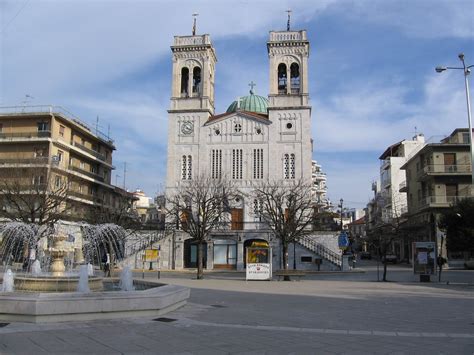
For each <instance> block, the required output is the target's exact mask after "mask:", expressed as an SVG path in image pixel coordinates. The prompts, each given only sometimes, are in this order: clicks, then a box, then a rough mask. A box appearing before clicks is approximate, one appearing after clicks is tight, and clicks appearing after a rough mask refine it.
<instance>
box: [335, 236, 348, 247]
mask: <svg viewBox="0 0 474 355" xmlns="http://www.w3.org/2000/svg"><path fill="white" fill-rule="evenodd" d="M337 243H338V244H339V249H342V250H346V249H347V248H348V247H349V237H348V236H347V233H346V232H341V234H339V237H338V238H337Z"/></svg>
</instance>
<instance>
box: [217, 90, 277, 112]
mask: <svg viewBox="0 0 474 355" xmlns="http://www.w3.org/2000/svg"><path fill="white" fill-rule="evenodd" d="M267 109H268V99H267V98H266V97H263V96H259V95H255V94H254V93H253V91H252V90H250V95H249V96H244V97H241V98H240V107H239V110H242V111H250V112H256V113H263V114H264V115H266V114H267V113H268V112H267ZM235 111H237V101H234V102H232V103H231V104H230V106H229V107H228V108H227V111H226V112H227V113H229V112H235Z"/></svg>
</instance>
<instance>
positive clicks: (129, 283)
mask: <svg viewBox="0 0 474 355" xmlns="http://www.w3.org/2000/svg"><path fill="white" fill-rule="evenodd" d="M119 287H120V289H121V290H122V291H133V290H135V287H134V286H133V278H132V268H131V267H130V266H128V265H127V266H125V267H124V268H123V270H122V273H121V274H120V283H119Z"/></svg>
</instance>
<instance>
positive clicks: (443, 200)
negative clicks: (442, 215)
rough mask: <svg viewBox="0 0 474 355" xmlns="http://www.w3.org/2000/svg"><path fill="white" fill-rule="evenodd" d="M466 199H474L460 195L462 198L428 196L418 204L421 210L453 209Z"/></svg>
mask: <svg viewBox="0 0 474 355" xmlns="http://www.w3.org/2000/svg"><path fill="white" fill-rule="evenodd" d="M466 198H473V197H472V196H469V195H460V196H443V195H440V196H427V197H425V198H422V199H421V200H420V201H419V202H418V203H419V206H420V209H422V208H430V207H451V206H453V205H455V204H456V203H458V202H459V201H461V200H464V199H466Z"/></svg>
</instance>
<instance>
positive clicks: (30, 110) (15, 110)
mask: <svg viewBox="0 0 474 355" xmlns="http://www.w3.org/2000/svg"><path fill="white" fill-rule="evenodd" d="M45 113H47V114H60V115H61V116H63V117H64V118H67V119H69V120H71V121H73V122H75V123H76V124H78V125H80V126H81V127H83V128H84V129H86V130H88V131H90V132H91V133H92V134H94V135H96V136H97V137H98V138H100V139H101V140H103V141H105V142H107V143H113V142H114V141H113V139H110V137H108V135H106V134H104V133H102V132H100V131H99V130H96V129H94V128H92V126H90V125H89V124H87V123H85V122H84V121H82V120H81V119H80V118H79V117H77V116H75V115H74V114H72V113H71V112H69V111H68V110H66V109H65V108H63V107H61V106H53V105H32V106H4V107H0V116H9V115H15V114H16V115H18V114H20V115H25V114H28V115H34V114H45Z"/></svg>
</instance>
